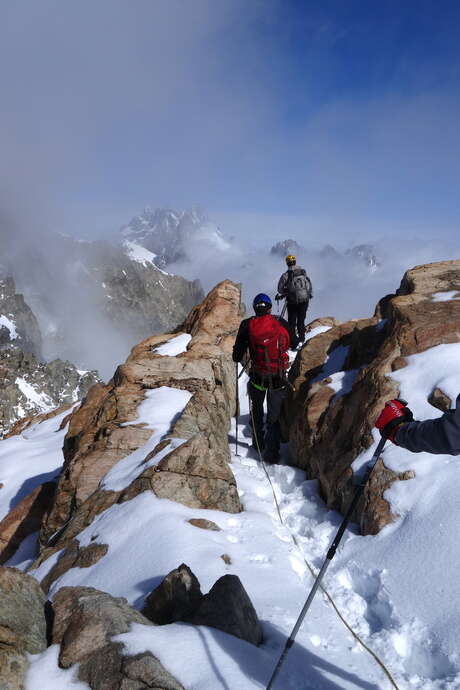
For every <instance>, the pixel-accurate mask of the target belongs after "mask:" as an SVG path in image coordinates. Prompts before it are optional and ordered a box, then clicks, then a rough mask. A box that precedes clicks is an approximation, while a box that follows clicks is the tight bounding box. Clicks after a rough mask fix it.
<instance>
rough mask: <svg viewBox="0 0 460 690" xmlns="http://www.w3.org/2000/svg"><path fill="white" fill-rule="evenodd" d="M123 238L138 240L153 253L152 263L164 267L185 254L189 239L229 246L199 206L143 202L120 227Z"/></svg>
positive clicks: (212, 245) (214, 246)
mask: <svg viewBox="0 0 460 690" xmlns="http://www.w3.org/2000/svg"><path fill="white" fill-rule="evenodd" d="M121 235H122V238H123V240H124V241H129V242H133V243H135V244H138V245H140V246H142V247H144V248H145V249H147V250H148V251H149V252H151V253H152V254H154V255H155V259H154V261H155V264H156V266H158V267H159V268H164V267H165V266H167V265H168V264H171V263H174V262H176V261H184V260H187V259H188V258H189V250H190V247H191V244H192V243H198V242H199V243H200V244H205V245H208V246H209V247H210V248H211V249H214V250H219V251H225V250H226V249H228V248H229V247H230V245H229V243H228V242H227V240H226V239H225V237H224V235H223V234H222V232H221V231H220V229H219V228H218V226H217V225H216V224H215V223H213V222H212V221H211V220H210V219H209V217H208V216H207V214H206V213H205V212H204V211H203V210H202V209H201V208H199V207H193V208H191V209H188V210H185V211H176V210H174V209H171V208H157V209H155V210H153V209H152V208H151V207H150V206H146V207H145V208H144V211H143V212H142V213H141V214H139V215H137V216H134V217H133V218H132V219H131V220H130V222H129V223H128V225H125V226H124V227H122V229H121Z"/></svg>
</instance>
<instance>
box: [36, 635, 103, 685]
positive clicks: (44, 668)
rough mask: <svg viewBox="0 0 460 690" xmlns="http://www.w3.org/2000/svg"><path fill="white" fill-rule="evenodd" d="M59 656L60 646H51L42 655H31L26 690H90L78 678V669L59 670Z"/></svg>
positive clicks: (74, 667)
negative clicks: (41, 689)
mask: <svg viewBox="0 0 460 690" xmlns="http://www.w3.org/2000/svg"><path fill="white" fill-rule="evenodd" d="M58 656H59V645H58V644H53V645H51V647H48V649H47V650H46V651H45V652H43V653H42V654H29V664H30V665H29V668H28V670H27V674H26V682H25V690H37V688H44V690H89V685H87V684H86V683H83V682H82V681H80V680H78V678H77V675H78V667H77V666H72V667H71V668H69V669H63V668H59V666H58ZM45 679H46V685H45V684H44V681H45Z"/></svg>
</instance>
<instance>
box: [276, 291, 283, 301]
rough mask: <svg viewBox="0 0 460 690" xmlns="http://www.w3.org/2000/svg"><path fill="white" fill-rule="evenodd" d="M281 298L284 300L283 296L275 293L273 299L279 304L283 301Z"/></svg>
mask: <svg viewBox="0 0 460 690" xmlns="http://www.w3.org/2000/svg"><path fill="white" fill-rule="evenodd" d="M283 298H284V295H280V294H279V293H277V294H276V295H275V299H276V301H277V302H279V301H280V299H283Z"/></svg>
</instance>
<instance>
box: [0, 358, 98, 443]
mask: <svg viewBox="0 0 460 690" xmlns="http://www.w3.org/2000/svg"><path fill="white" fill-rule="evenodd" d="M0 377H1V379H2V386H1V390H0V437H1V436H2V435H4V434H7V433H8V431H9V430H10V429H11V428H12V426H13V425H14V424H15V423H16V422H17V421H18V420H21V419H22V418H23V417H30V416H32V415H38V414H41V413H44V412H45V413H46V412H49V411H51V410H53V409H54V408H56V407H60V406H62V405H64V404H70V403H74V402H76V401H77V400H80V399H81V398H83V397H84V396H85V395H86V393H87V392H88V390H89V389H90V388H91V386H93V385H94V384H95V383H97V382H98V381H99V380H100V379H99V377H98V375H97V372H95V371H79V370H78V369H77V368H76V367H75V366H74V365H73V364H71V363H70V362H63V361H61V360H59V359H56V360H54V361H52V362H48V363H45V362H40V361H38V360H37V358H36V357H35V355H34V354H32V353H28V352H24V351H22V350H20V349H18V348H16V347H10V348H7V349H4V350H0Z"/></svg>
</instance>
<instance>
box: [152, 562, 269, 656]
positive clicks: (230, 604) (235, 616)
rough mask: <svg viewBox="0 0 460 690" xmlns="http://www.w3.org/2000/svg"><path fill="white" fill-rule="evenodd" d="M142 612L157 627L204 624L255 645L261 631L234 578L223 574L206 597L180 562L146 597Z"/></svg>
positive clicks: (245, 596) (245, 595) (237, 579)
mask: <svg viewBox="0 0 460 690" xmlns="http://www.w3.org/2000/svg"><path fill="white" fill-rule="evenodd" d="M142 613H143V614H144V615H145V616H146V617H147V618H149V619H150V620H151V621H153V622H154V623H156V624H158V625H166V624H168V623H174V622H175V621H185V622H187V623H192V624H194V625H207V626H209V627H211V628H217V629H218V630H223V631H224V632H226V633H228V634H229V635H235V637H239V638H240V639H242V640H246V642H250V643H251V644H254V645H256V646H258V645H259V644H260V643H261V642H262V629H261V627H260V623H259V619H258V617H257V613H256V611H255V609H254V606H253V605H252V603H251V600H250V599H249V596H248V594H247V592H246V590H245V589H244V587H243V585H242V583H241V580H240V579H239V578H238V577H237V576H236V575H224V576H223V577H220V578H219V579H218V580H217V582H215V583H214V585H213V586H212V588H211V590H210V591H209V592H208V594H204V595H203V594H202V592H201V588H200V583H199V582H198V579H197V578H196V576H195V575H194V573H193V572H192V571H191V570H190V568H189V567H188V566H187V565H185V563H182V564H181V565H180V566H179V567H178V568H176V569H175V570H172V571H171V572H170V573H168V575H167V576H166V577H165V579H164V580H163V582H162V583H161V584H160V585H159V586H158V587H157V588H156V589H154V590H153V592H151V593H150V594H149V595H148V597H147V598H146V601H145V605H144V608H143V610H142Z"/></svg>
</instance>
